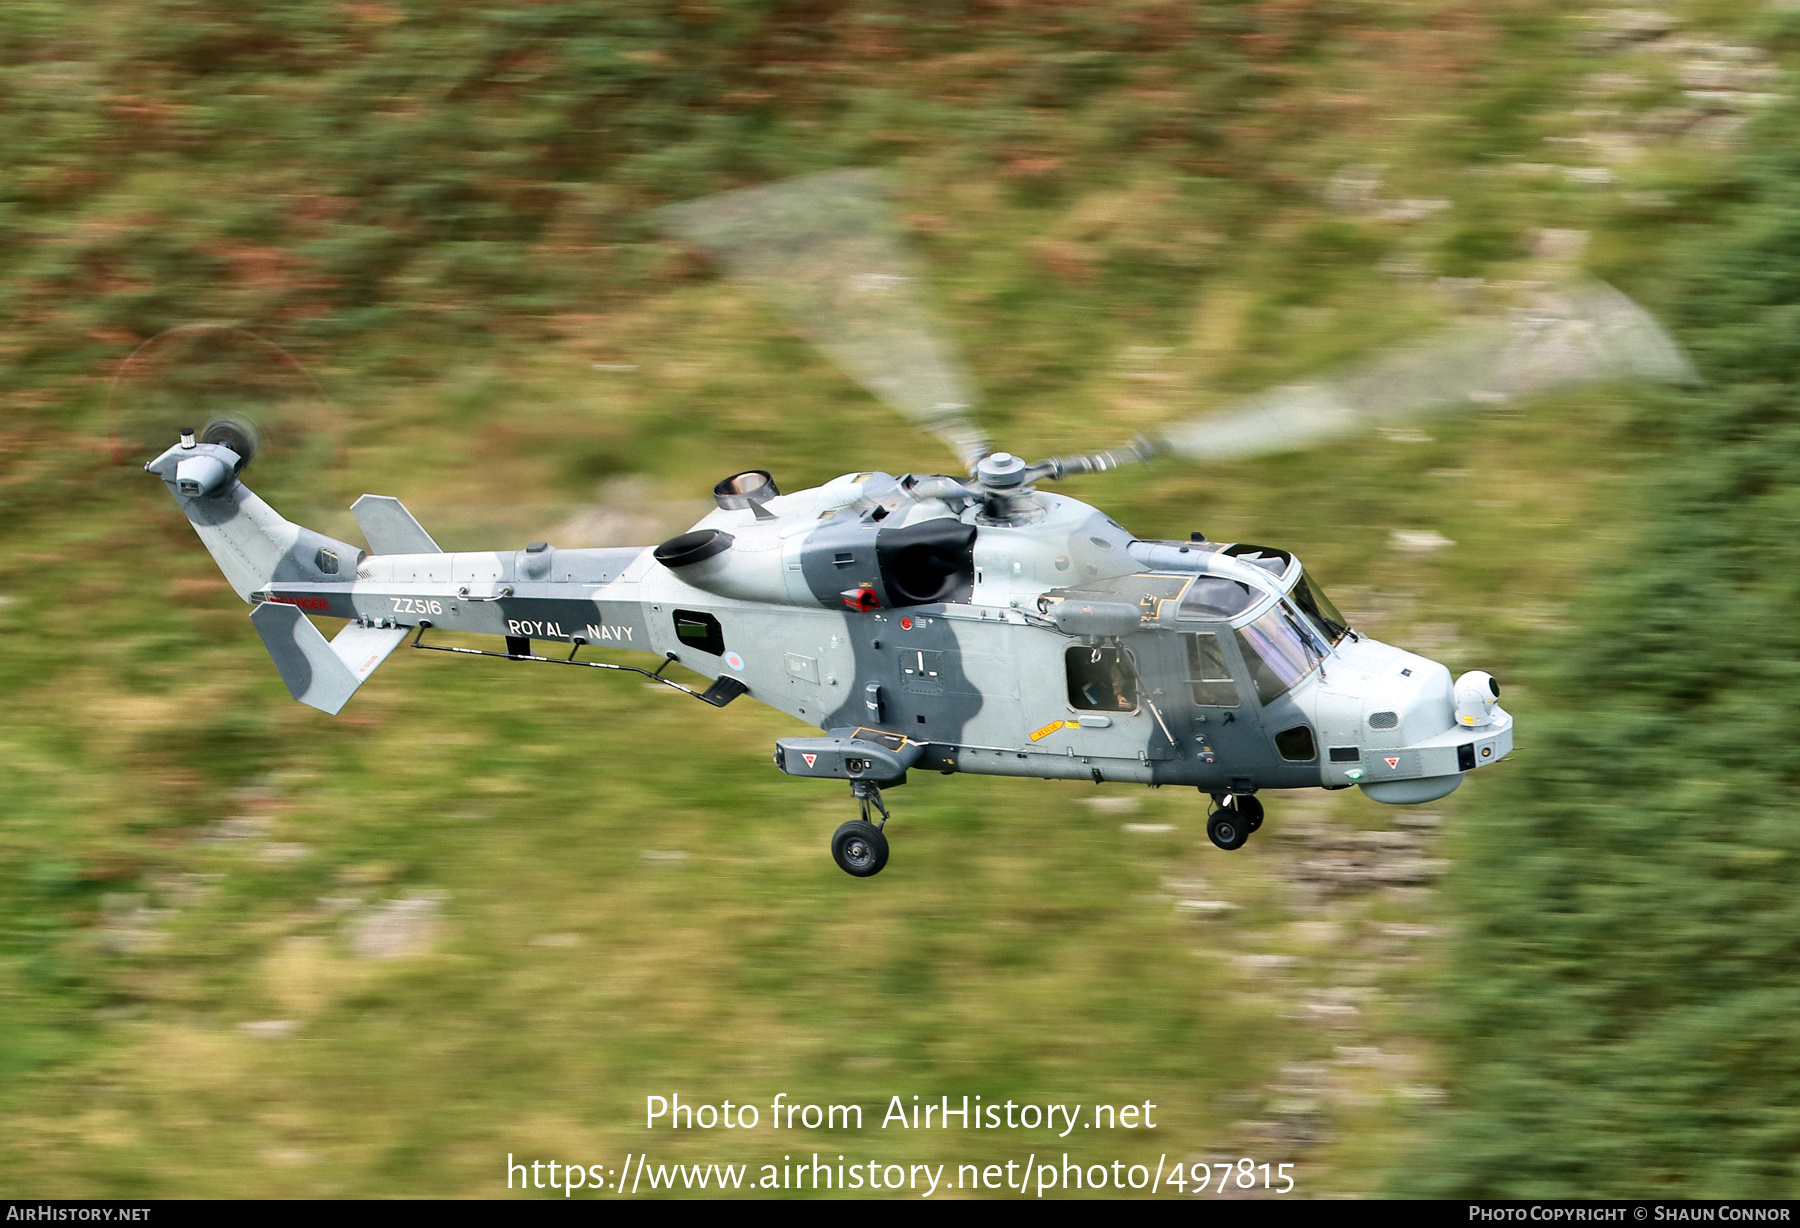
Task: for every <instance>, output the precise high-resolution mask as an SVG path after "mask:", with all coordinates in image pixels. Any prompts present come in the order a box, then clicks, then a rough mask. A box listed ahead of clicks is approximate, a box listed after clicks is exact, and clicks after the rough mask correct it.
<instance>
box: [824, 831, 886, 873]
mask: <svg viewBox="0 0 1800 1228" xmlns="http://www.w3.org/2000/svg"><path fill="white" fill-rule="evenodd" d="M831 859H832V860H833V861H835V862H837V863H838V869H840V870H842V871H843V872H844V873H846V874H854V875H855V876H856V877H857V878H868V877H869V876H871V875H874V874H879V873H881V868H882V867H883V866H885V865H887V860H888V842H887V837H886V836H884V835H882V834H881V829H880V828H879V827H877V826H875V824H873V823H865V822H863V821H862V820H861V819H851V820H850V821H849V822H848V823H846V824H844V825H843V826H842V827H840V828H838V829H837V831H836V833H835V834H833V835H832V837H831Z"/></svg>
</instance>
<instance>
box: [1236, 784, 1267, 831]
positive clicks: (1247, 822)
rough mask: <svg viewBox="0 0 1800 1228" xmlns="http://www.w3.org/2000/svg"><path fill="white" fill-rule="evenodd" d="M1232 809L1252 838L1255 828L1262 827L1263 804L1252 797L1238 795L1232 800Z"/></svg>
mask: <svg viewBox="0 0 1800 1228" xmlns="http://www.w3.org/2000/svg"><path fill="white" fill-rule="evenodd" d="M1232 809H1234V810H1236V811H1237V812H1238V817H1239V818H1241V819H1243V820H1244V827H1245V828H1246V829H1247V830H1248V832H1249V834H1250V835H1253V836H1254V835H1255V834H1256V830H1257V828H1259V827H1261V826H1262V821H1263V804H1262V803H1261V802H1259V801H1257V800H1256V799H1255V798H1254V797H1250V796H1248V795H1245V794H1240V795H1239V796H1238V797H1236V798H1234V799H1233V801H1232Z"/></svg>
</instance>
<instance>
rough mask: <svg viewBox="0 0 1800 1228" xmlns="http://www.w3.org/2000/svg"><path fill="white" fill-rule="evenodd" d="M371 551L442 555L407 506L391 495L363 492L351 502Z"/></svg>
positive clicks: (357, 521) (354, 514)
mask: <svg viewBox="0 0 1800 1228" xmlns="http://www.w3.org/2000/svg"><path fill="white" fill-rule="evenodd" d="M350 514H351V515H352V516H354V517H356V527H357V528H359V529H361V530H362V535H363V537H364V539H365V540H367V541H368V543H369V552H370V553H371V554H442V553H443V550H442V549H440V548H439V546H438V544H437V543H436V542H434V541H432V540H431V534H429V533H427V532H426V531H425V530H424V528H423V527H421V526H420V524H419V522H418V521H417V520H416V519H414V518H413V514H412V513H411V512H409V511H407V510H406V505H405V504H404V503H402V502H400V500H398V499H396V498H394V496H392V495H364V496H363V497H362V498H360V499H358V500H357V501H356V502H355V503H352V504H351V505H350Z"/></svg>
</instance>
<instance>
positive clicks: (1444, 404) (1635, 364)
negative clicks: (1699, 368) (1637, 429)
mask: <svg viewBox="0 0 1800 1228" xmlns="http://www.w3.org/2000/svg"><path fill="white" fill-rule="evenodd" d="M1694 378H1695V375H1694V370H1693V367H1692V366H1691V365H1689V363H1688V360H1687V358H1686V356H1685V355H1683V354H1682V352H1681V350H1680V348H1679V347H1678V346H1677V345H1676V344H1675V342H1674V341H1673V340H1671V339H1670V337H1669V335H1668V334H1667V333H1665V332H1664V331H1663V330H1662V328H1661V326H1660V325H1658V324H1657V323H1656V321H1655V320H1654V319H1652V318H1651V317H1650V315H1649V313H1648V312H1646V311H1645V310H1644V309H1643V308H1642V307H1639V306H1638V305H1637V304H1636V303H1634V302H1632V301H1631V299H1629V298H1627V297H1626V296H1625V295H1623V294H1621V293H1619V292H1618V291H1617V290H1615V289H1613V288H1612V287H1611V286H1608V285H1605V284H1604V283H1601V282H1587V283H1583V284H1580V285H1576V286H1573V287H1567V288H1564V289H1561V290H1556V291H1552V292H1549V293H1547V294H1545V295H1544V296H1543V299H1542V301H1541V302H1540V303H1539V304H1538V305H1536V306H1534V307H1532V308H1530V309H1527V310H1522V311H1520V312H1518V313H1516V314H1515V315H1514V316H1513V317H1512V318H1511V319H1507V320H1490V321H1483V322H1480V323H1476V324H1469V325H1464V326H1463V327H1461V328H1457V329H1453V330H1452V331H1450V332H1448V333H1445V334H1443V335H1441V336H1439V337H1438V338H1436V339H1435V340H1433V341H1430V342H1427V343H1425V344H1422V345H1419V346H1414V347H1406V348H1401V349H1395V350H1389V351H1386V352H1384V353H1382V354H1380V355H1378V356H1376V357H1375V358H1373V359H1370V360H1367V361H1365V362H1363V363H1361V364H1358V365H1356V366H1354V367H1351V368H1348V369H1346V370H1342V371H1339V372H1337V373H1336V374H1334V375H1332V376H1330V377H1328V378H1325V379H1321V380H1318V381H1314V382H1309V383H1304V384H1285V385H1283V386H1281V387H1279V388H1272V389H1270V390H1269V391H1267V392H1262V393H1258V394H1256V395H1254V396H1250V397H1246V398H1243V399H1242V400H1239V401H1237V402H1235V403H1233V404H1231V405H1228V406H1226V407H1225V408H1224V409H1222V410H1220V411H1219V412H1218V413H1216V414H1211V415H1208V416H1206V417H1204V418H1199V419H1196V420H1194V421H1191V422H1186V423H1181V424H1178V425H1175V426H1172V427H1168V428H1165V429H1164V431H1163V436H1162V441H1163V444H1164V446H1165V447H1166V448H1167V449H1168V450H1169V451H1171V452H1174V453H1176V454H1178V455H1181V456H1185V457H1188V458H1190V459H1194V460H1225V459H1230V458H1233V457H1243V456H1254V455H1258V454H1260V453H1264V452H1277V451H1286V450H1289V449H1292V448H1301V447H1306V446H1307V445H1309V444H1313V443H1317V442H1319V441H1321V440H1325V439H1334V438H1339V437H1342V436H1345V435H1352V434H1355V433H1356V432H1358V431H1362V430H1372V429H1376V428H1379V427H1380V426H1382V425H1384V424H1386V423H1390V422H1395V421H1400V420H1403V419H1408V418H1414V417H1420V416H1423V415H1426V414H1431V413H1442V412H1449V411H1453V410H1456V409H1459V408H1473V407H1478V406H1480V405H1483V404H1492V403H1494V402H1498V401H1506V400H1510V399H1512V398H1514V397H1519V396H1526V395H1530V394H1533V393H1540V392H1547V391H1550V390H1551V389H1555V388H1563V387H1569V386H1573V385H1576V384H1582V383H1593V382H1598V381H1604V380H1615V379H1644V380H1654V381H1659V382H1664V383H1679V382H1684V381H1689V380H1693V379H1694Z"/></svg>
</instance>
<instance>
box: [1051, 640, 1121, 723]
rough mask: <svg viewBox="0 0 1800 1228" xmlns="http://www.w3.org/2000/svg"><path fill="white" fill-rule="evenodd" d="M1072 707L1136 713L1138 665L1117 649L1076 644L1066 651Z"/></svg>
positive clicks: (1081, 709)
mask: <svg viewBox="0 0 1800 1228" xmlns="http://www.w3.org/2000/svg"><path fill="white" fill-rule="evenodd" d="M1063 661H1064V665H1065V667H1066V669H1067V671H1068V676H1069V706H1070V707H1071V708H1075V709H1077V710H1079V711H1082V712H1135V711H1136V710H1137V706H1138V676H1137V668H1136V667H1135V666H1134V665H1133V664H1132V661H1131V658H1130V657H1129V656H1127V655H1126V654H1125V652H1124V651H1123V650H1122V649H1118V648H1083V647H1075V648H1071V649H1069V650H1068V651H1067V652H1066V653H1064V654H1063Z"/></svg>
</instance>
